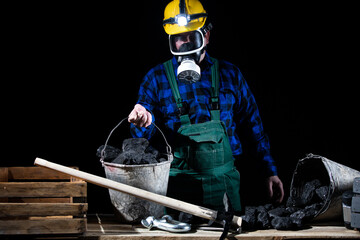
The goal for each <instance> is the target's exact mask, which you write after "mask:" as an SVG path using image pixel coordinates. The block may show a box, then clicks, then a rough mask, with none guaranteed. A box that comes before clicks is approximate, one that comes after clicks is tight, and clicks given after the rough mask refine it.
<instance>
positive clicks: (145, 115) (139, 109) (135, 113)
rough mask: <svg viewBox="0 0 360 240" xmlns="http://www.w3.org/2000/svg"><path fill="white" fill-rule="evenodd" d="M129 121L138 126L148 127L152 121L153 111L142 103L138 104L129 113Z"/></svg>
mask: <svg viewBox="0 0 360 240" xmlns="http://www.w3.org/2000/svg"><path fill="white" fill-rule="evenodd" d="M128 122H131V123H133V124H134V125H135V126H137V127H148V126H149V125H151V123H152V117H151V113H149V112H148V111H147V110H146V109H145V108H144V107H143V106H141V105H140V104H136V105H135V107H134V109H133V110H132V111H131V113H130V114H129V117H128Z"/></svg>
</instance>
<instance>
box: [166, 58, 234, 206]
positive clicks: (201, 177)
mask: <svg viewBox="0 0 360 240" xmlns="http://www.w3.org/2000/svg"><path fill="white" fill-rule="evenodd" d="M211 59H212V61H213V62H214V64H213V66H212V68H211V77H212V89H211V102H212V106H217V107H213V108H212V110H211V121H208V122H204V123H198V124H191V123H190V118H189V115H188V114H184V113H182V115H180V122H181V126H180V128H179V130H178V132H177V134H178V136H177V140H176V143H175V146H174V161H173V162H172V164H171V169H170V177H169V188H168V196H170V197H173V198H176V199H180V200H183V201H187V202H191V203H194V204H199V205H200V206H204V207H208V208H211V209H215V210H219V209H222V208H223V207H224V205H223V197H224V193H225V192H226V193H227V194H228V196H229V198H230V201H231V204H232V206H233V208H234V210H235V211H240V210H241V204H240V194H239V188H240V174H239V172H238V171H237V170H236V168H235V167H234V158H233V156H232V150H231V146H230V143H229V138H228V136H227V132H226V127H225V124H224V123H223V122H222V121H220V110H219V72H218V71H219V70H218V61H217V60H216V59H213V58H211ZM164 66H165V70H166V75H167V78H168V80H169V83H170V86H171V90H172V93H173V95H174V97H175V101H176V104H177V106H178V108H179V109H180V110H181V109H182V108H183V102H182V99H181V97H180V93H179V89H178V85H177V82H176V78H175V73H174V69H173V65H172V62H171V60H169V61H167V62H165V63H164ZM214 108H215V109H214Z"/></svg>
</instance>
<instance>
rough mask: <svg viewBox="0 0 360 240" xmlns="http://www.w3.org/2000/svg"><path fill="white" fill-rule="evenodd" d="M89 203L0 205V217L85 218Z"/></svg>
mask: <svg viewBox="0 0 360 240" xmlns="http://www.w3.org/2000/svg"><path fill="white" fill-rule="evenodd" d="M87 209H88V204H87V203H11V204H10V203H0V217H2V218H3V217H20V216H67V215H72V216H84V214H85V213H86V211H87Z"/></svg>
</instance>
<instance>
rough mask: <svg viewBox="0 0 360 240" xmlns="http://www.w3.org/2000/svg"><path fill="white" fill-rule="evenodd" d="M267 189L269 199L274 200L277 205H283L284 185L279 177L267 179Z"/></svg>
mask: <svg viewBox="0 0 360 240" xmlns="http://www.w3.org/2000/svg"><path fill="white" fill-rule="evenodd" d="M267 187H268V192H269V197H270V198H271V199H274V200H275V201H276V202H277V203H281V202H282V200H283V199H284V188H283V184H282V182H281V180H280V178H279V177H278V176H271V177H269V178H268V179H267Z"/></svg>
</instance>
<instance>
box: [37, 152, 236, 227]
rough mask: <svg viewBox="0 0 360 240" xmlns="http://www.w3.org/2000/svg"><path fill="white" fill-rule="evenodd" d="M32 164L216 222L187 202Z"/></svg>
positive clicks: (209, 213)
mask: <svg viewBox="0 0 360 240" xmlns="http://www.w3.org/2000/svg"><path fill="white" fill-rule="evenodd" d="M34 164H35V165H38V166H41V167H45V168H49V169H52V170H55V171H58V172H62V173H65V174H67V175H70V176H73V177H76V178H80V179H83V180H85V181H86V182H89V183H93V184H96V185H99V186H101V187H105V188H109V189H113V190H116V191H120V192H123V193H127V194H130V195H132V196H135V197H139V198H142V199H145V200H148V201H152V202H155V203H158V204H160V205H163V206H166V207H169V208H172V209H176V210H178V211H182V212H186V213H190V214H192V215H195V216H198V217H201V218H205V219H209V220H216V215H217V211H214V210H211V209H208V208H204V207H200V206H197V205H194V204H190V203H187V202H183V201H180V200H176V199H173V198H169V197H166V196H163V195H160V194H156V193H152V192H149V191H145V190H142V189H140V188H136V187H132V186H129V185H126V184H123V183H119V182H116V181H113V180H110V179H107V178H103V177H99V176H96V175H93V174H90V173H86V172H83V171H79V170H76V169H73V168H69V167H65V166H63V165H60V164H56V163H52V162H49V161H46V160H44V159H41V158H36V159H35V163H34ZM241 221H242V219H241V217H237V216H234V218H233V221H232V223H233V224H234V225H235V226H239V227H240V226H241Z"/></svg>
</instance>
